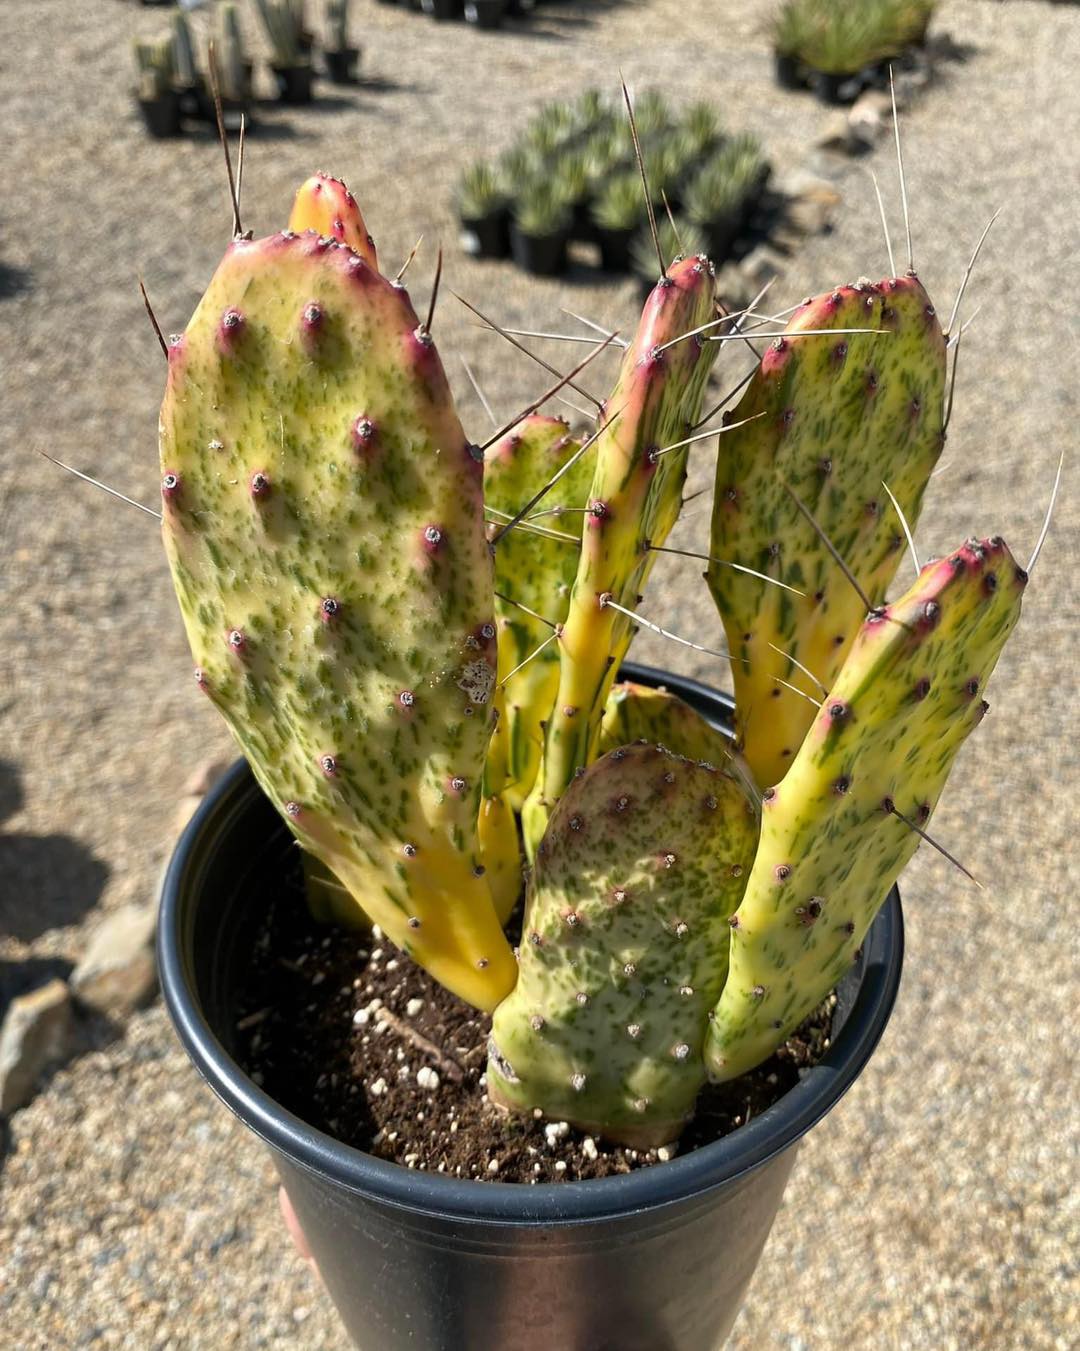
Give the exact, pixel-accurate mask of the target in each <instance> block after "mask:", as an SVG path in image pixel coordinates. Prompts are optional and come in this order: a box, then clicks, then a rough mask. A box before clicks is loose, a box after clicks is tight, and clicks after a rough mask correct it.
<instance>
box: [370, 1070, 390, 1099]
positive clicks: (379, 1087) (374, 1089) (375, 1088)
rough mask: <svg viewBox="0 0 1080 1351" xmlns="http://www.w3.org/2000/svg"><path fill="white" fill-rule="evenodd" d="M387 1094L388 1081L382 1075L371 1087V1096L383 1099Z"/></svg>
mask: <svg viewBox="0 0 1080 1351" xmlns="http://www.w3.org/2000/svg"><path fill="white" fill-rule="evenodd" d="M385 1092H386V1080H385V1079H384V1078H383V1077H382V1075H381V1074H380V1075H379V1077H378V1078H377V1079H376V1080H375V1082H374V1083H373V1084H372V1085H371V1096H372V1097H373V1098H381V1097H382V1095H383V1094H384V1093H385Z"/></svg>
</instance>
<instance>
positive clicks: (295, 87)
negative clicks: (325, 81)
mask: <svg viewBox="0 0 1080 1351" xmlns="http://www.w3.org/2000/svg"><path fill="white" fill-rule="evenodd" d="M270 69H271V70H272V71H273V73H274V82H275V84H276V85H277V91H278V98H279V99H280V101H281V102H282V103H288V104H290V105H292V106H293V107H299V106H301V105H302V104H305V103H310V102H311V99H312V70H311V67H310V66H309V65H301V66H273V65H272V66H271V67H270Z"/></svg>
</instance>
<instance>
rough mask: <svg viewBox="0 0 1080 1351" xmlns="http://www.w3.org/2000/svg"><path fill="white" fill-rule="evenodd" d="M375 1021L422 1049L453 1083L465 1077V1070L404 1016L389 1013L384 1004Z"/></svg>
mask: <svg viewBox="0 0 1080 1351" xmlns="http://www.w3.org/2000/svg"><path fill="white" fill-rule="evenodd" d="M375 1018H376V1021H377V1022H383V1023H385V1024H386V1025H387V1027H389V1028H392V1029H393V1030H394V1031H395V1032H396V1033H397V1034H398V1036H399V1037H403V1038H404V1039H405V1040H406V1041H410V1042H412V1044H413V1045H414V1046H415V1047H416V1049H417V1050H418V1051H423V1053H424V1054H425V1055H428V1056H430V1057H431V1058H432V1060H434V1061H435V1063H436V1065H438V1067H439V1069H441V1070H442V1072H443V1073H444V1074H445V1075H446V1077H447V1078H448V1079H452V1080H453V1081H454V1083H455V1084H460V1083H461V1082H462V1080H463V1079H464V1078H465V1071H464V1070H463V1069H462V1068H461V1066H460V1065H459V1064H458V1062H457V1061H456V1060H455V1059H454V1058H453V1056H450V1055H447V1053H446V1052H445V1051H444V1050H443V1049H442V1047H441V1046H436V1045H435V1043H434V1042H433V1041H430V1040H429V1039H428V1038H427V1037H425V1036H424V1034H423V1033H422V1032H418V1031H417V1030H416V1028H415V1027H412V1026H410V1024H409V1023H407V1022H406V1021H405V1020H404V1018H399V1017H398V1016H397V1014H396V1013H391V1012H390V1010H389V1009H388V1008H387V1007H386V1005H385V1004H384V1005H383V1007H382V1008H381V1009H380V1010H379V1011H378V1013H377V1014H376V1015H375Z"/></svg>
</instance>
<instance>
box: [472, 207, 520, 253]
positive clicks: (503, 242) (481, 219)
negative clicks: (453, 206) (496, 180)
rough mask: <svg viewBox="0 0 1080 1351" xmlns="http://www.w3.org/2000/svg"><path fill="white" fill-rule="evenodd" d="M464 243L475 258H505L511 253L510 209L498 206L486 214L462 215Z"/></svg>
mask: <svg viewBox="0 0 1080 1351" xmlns="http://www.w3.org/2000/svg"><path fill="white" fill-rule="evenodd" d="M461 229H462V236H463V237H462V245H463V247H464V249H465V252H466V253H469V254H471V255H472V256H473V257H474V258H505V257H507V256H508V254H509V253H510V209H509V207H506V206H499V207H496V208H495V209H494V210H493V211H489V212H488V213H487V215H486V216H462V217H461Z"/></svg>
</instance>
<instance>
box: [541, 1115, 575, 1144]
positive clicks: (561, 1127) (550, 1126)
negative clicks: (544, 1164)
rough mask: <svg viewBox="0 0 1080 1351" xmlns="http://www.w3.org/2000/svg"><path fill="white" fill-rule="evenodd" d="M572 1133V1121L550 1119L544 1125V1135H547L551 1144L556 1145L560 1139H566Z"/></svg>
mask: <svg viewBox="0 0 1080 1351" xmlns="http://www.w3.org/2000/svg"><path fill="white" fill-rule="evenodd" d="M569 1134H570V1123H569V1122H568V1121H549V1122H548V1123H547V1125H546V1126H545V1127H544V1135H545V1136H546V1137H547V1142H548V1144H549V1145H556V1144H558V1142H559V1141H560V1140H564V1139H565V1138H566V1137H567V1136H568V1135H569Z"/></svg>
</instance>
